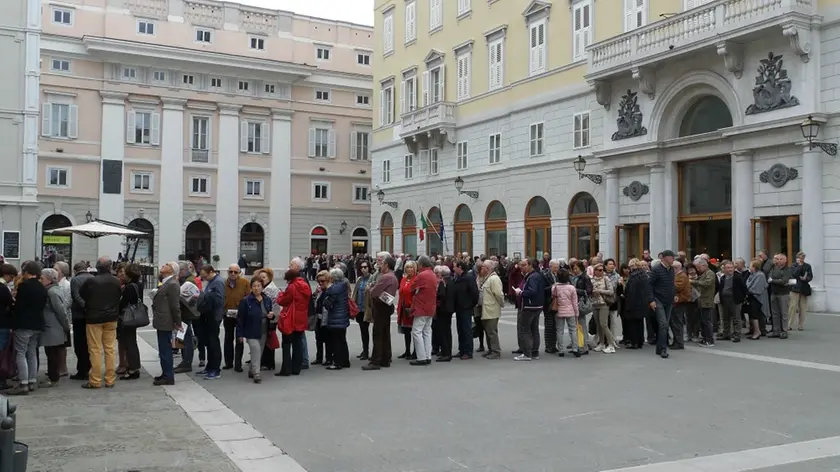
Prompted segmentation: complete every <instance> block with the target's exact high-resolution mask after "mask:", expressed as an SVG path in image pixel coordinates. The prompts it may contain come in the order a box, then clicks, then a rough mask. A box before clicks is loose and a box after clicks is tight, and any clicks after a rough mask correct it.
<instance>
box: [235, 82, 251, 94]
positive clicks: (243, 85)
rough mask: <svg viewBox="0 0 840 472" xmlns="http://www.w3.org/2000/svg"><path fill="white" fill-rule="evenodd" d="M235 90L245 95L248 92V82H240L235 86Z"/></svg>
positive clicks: (249, 85)
mask: <svg viewBox="0 0 840 472" xmlns="http://www.w3.org/2000/svg"><path fill="white" fill-rule="evenodd" d="M236 88H237V90H239V93H246V92H248V91H249V90H250V88H251V83H250V82H248V81H247V80H240V81H239V84H237V87H236Z"/></svg>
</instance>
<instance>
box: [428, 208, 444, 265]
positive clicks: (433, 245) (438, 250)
mask: <svg viewBox="0 0 840 472" xmlns="http://www.w3.org/2000/svg"><path fill="white" fill-rule="evenodd" d="M426 219H427V221H426V224H427V225H428V226H429V230H428V231H426V233H427V234H426V254H428V255H430V256H434V255H436V254H443V246H444V245H443V241H441V239H440V228H441V226H442V222H443V217H442V216H441V214H440V208H438V207H431V208H429V213H428V214H427V216H426ZM444 236H445V235H444Z"/></svg>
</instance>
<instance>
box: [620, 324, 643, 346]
mask: <svg viewBox="0 0 840 472" xmlns="http://www.w3.org/2000/svg"><path fill="white" fill-rule="evenodd" d="M621 327H622V329H623V331H624V332H623V334H624V338H625V339H627V342H628V343H630V345H631V346H644V344H645V320H643V319H640V318H633V319H629V318H624V324H623V325H622V326H621Z"/></svg>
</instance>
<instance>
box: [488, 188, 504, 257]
mask: <svg viewBox="0 0 840 472" xmlns="http://www.w3.org/2000/svg"><path fill="white" fill-rule="evenodd" d="M484 229H485V238H484V242H485V246H486V247H487V249H486V252H487V255H488V256H500V255H502V254H507V211H505V206H504V205H502V202H500V201H492V202H490V204H489V205H487V211H486V212H484Z"/></svg>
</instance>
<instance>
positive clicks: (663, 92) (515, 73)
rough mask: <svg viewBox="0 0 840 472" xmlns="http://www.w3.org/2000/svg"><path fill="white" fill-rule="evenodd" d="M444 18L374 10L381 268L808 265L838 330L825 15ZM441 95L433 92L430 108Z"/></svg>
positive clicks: (839, 276)
mask: <svg viewBox="0 0 840 472" xmlns="http://www.w3.org/2000/svg"><path fill="white" fill-rule="evenodd" d="M403 3H410V4H413V5H414V6H413V7H408V8H410V9H411V8H413V9H414V10H413V11H409V12H408V13H406V12H405V8H406V7H404V6H403ZM432 3H433V4H434V2H432ZM454 3H455V2H453V5H449V6H446V5H444V7H443V12H442V13H440V12H439V10H436V9H434V8H431V9H429V8H430V6H429V2H424V1H421V0H417V1H415V2H402V1H400V2H396V1H384V0H382V1H378V2H377V8H378V10H377V31H378V28H380V27H382V28H384V32H385V33H384V34H385V38H384V40H383V44H379V45H377V48H378V49H377V51H376V54H377V55H380V54H381V55H382V59H381V60H380V62H378V63H377V66H376V70H375V71H374V81H375V83H378V84H379V86H380V89H381V93H380V97H379V98H380V102H378V103H377V106H379V108H380V110H379V111H380V116H379V120H378V121H377V122H376V123H375V129H374V149H373V176H374V179H373V180H374V182H373V184H374V186H375V187H376V188H378V190H380V191H381V192H379V193H380V196H381V197H382V198H381V201H382V203H380V204H379V205H378V208H379V211H374V212H372V216H371V219H372V221H371V226H372V228H374V230H373V235H374V238H373V239H374V242H375V243H378V248H382V249H386V250H391V251H394V252H398V253H399V252H408V253H416V254H424V253H452V252H455V251H467V252H470V253H472V254H476V255H478V254H499V253H506V254H508V255H509V256H532V257H533V256H536V257H540V256H541V255H542V254H543V253H544V252H546V251H548V252H550V253H551V254H552V255H553V256H554V257H564V258H568V257H579V258H580V257H590V256H592V255H594V254H596V253H597V252H602V253H604V254H605V255H606V256H607V257H615V258H617V259H621V260H622V261H623V260H626V259H628V258H630V257H632V256H639V255H641V253H642V252H643V251H644V250H646V249H649V250H650V251H651V252H652V253H654V254H656V252H658V251H661V250H663V249H666V248H668V249H674V250H685V251H686V252H687V253H688V254H689V255H690V256H693V255H696V254H699V253H704V252H705V253H708V254H710V255H711V256H712V257H715V258H718V259H721V258H730V257H742V258H745V259H750V258H752V257H754V255H755V254H756V253H757V252H758V251H760V250H766V251H769V252H771V253H783V254H786V255H788V257H789V258H790V259H792V258H793V257H794V256H795V255H796V253H797V252H799V251H804V252H805V253H807V258H808V261H809V262H810V263H811V264H812V265H813V266H814V269H815V279H814V282H813V286H814V287H815V296H814V298H813V300H812V307H813V309H814V310H817V311H819V310H824V309H830V310H832V311H837V310H840V302H837V301H833V300H831V299H830V298H829V299H827V297H826V296H825V293H826V290H830V289H831V288H840V265H839V264H838V263H837V261H835V259H837V260H840V229H838V227H837V226H836V223H837V222H840V216H838V213H840V198H838V197H840V190H838V189H840V187H838V185H837V184H838V178H840V167H838V165H837V161H836V159H837V158H836V157H835V156H834V155H833V154H836V145H835V143H836V142H837V136H838V133H837V129H836V127H837V123H838V122H837V120H836V118H835V113H837V110H838V104H840V102H838V101H835V97H834V89H835V88H836V86H838V85H840V75H838V74H840V69H837V70H836V71H835V68H836V67H837V66H836V64H837V62H838V61H837V59H836V54H835V52H836V50H838V49H840V46H838V45H837V44H840V42H838V38H840V28H838V27H836V26H835V20H836V19H837V18H836V16H837V14H836V13H835V11H834V10H831V9H828V10H827V11H819V10H818V8H817V6H816V4H812V3H810V2H808V1H807V0H806V1H797V2H779V3H771V4H761V5H757V4H754V3H752V2H741V1H735V2H731V1H712V2H707V3H704V4H697V5H692V6H691V8H689V9H686V10H685V11H683V12H682V13H679V14H668V12H671V11H680V10H681V9H682V8H681V6H680V5H678V3H679V2H666V3H667V4H666V5H658V4H657V5H656V6H655V7H654V6H648V5H647V2H644V5H643V6H642V7H639V8H640V10H639V15H629V16H628V17H627V18H628V19H627V22H625V24H623V25H617V24H615V22H614V21H612V20H611V17H610V15H611V12H610V10H609V7H608V6H605V5H602V4H597V5H596V4H594V3H592V2H588V1H576V2H572V5H571V8H567V6H566V5H565V4H564V5H563V6H562V8H561V7H560V6H559V5H557V4H556V3H557V2H548V1H538V0H535V1H532V2H530V4H529V5H528V8H527V9H525V10H524V11H517V12H513V11H508V12H507V13H506V14H502V12H503V11H504V9H506V8H508V9H510V8H512V7H514V6H515V5H514V4H513V3H512V2H504V1H500V2H495V3H492V4H489V5H486V4H485V3H484V2H472V5H470V2H466V3H467V6H468V7H471V8H470V11H468V12H463V11H458V10H457V8H458V7H460V6H461V5H460V4H461V3H462V2H458V3H459V5H457V6H456V5H454ZM633 3H635V2H633ZM671 3H673V4H671ZM447 8H449V9H447ZM496 10H498V11H496ZM659 10H662V11H659ZM660 13H663V15H661V16H660ZM406 15H407V16H406ZM438 15H439V16H440V25H439V24H438ZM404 18H408V19H411V21H409V20H404ZM503 18H513V19H509V20H505V19H503ZM659 18H662V19H659ZM427 19H428V20H429V21H430V23H429V26H430V32H427V31H426V26H427V23H426V20H427ZM647 19H651V20H652V19H658V21H651V22H649V23H648V21H647ZM631 20H632V21H631ZM568 24H572V25H573V26H574V28H573V31H572V32H571V33H570V35H571V38H569V39H568V40H567V38H565V37H563V36H564V31H567V30H566V25H568ZM622 26H623V28H622ZM412 28H413V30H412ZM438 28H439V29H438ZM418 30H419V31H418ZM389 31H390V33H389ZM412 31H413V34H414V36H412V34H411V33H412ZM389 34H391V35H392V37H390V39H389V36H388V35H389ZM403 34H405V35H406V37H407V41H405V42H404V41H403ZM409 38H412V39H410V40H408V39H409ZM526 38H527V39H526ZM389 41H390V42H389ZM499 44H501V45H502V46H501V47H500V46H498V45H499ZM389 48H390V52H388V51H389ZM525 49H528V50H527V51H525ZM520 50H521V51H520ZM445 68H451V69H452V70H451V71H448V72H449V73H448V74H446V75H444V74H443V73H441V72H442V71H443V70H445ZM421 77H422V79H421ZM436 77H439V78H440V79H441V80H443V81H444V85H443V86H441V87H440V90H442V91H443V92H440V93H437V92H435V93H432V92H430V90H436V87H435V85H436V84H437V82H435V80H438V79H436ZM426 80H428V81H429V84H428V85H424V84H425V81H426ZM446 80H449V82H446ZM397 82H399V84H397ZM418 82H420V86H419V87H418V88H416V90H422V92H421V93H420V95H419V96H420V97H422V99H418V98H417V97H415V96H413V94H414V90H415V87H417V86H416V84H417V83H418ZM404 90H405V96H404V98H403V96H401V95H400V93H402V92H403V91H404ZM444 94H445V95H444ZM389 97H394V98H392V99H391V100H389V99H388V98H389ZM397 103H399V104H400V107H396V105H395V104H397ZM404 103H416V106H413V107H412V106H409V107H403V104H404ZM392 108H393V110H392ZM809 116H812V117H813V121H811V122H808V123H811V124H813V125H814V126H804V127H803V122H805V121H806V120H807V119H808V117H809ZM817 128H819V130H818V131H817ZM806 137H810V138H811V139H810V141H809V140H808V139H806ZM374 192H375V193H376V192H377V190H376V189H375V190H374ZM376 205H377V203H376V200H374V207H376ZM421 213H422V214H423V215H424V217H425V219H426V220H427V222H428V227H429V229H428V230H427V231H426V239H425V241H423V242H422V243H420V242H418V240H417V238H418V234H419V231H418V229H419V228H420V227H421V226H422V223H421V217H420V215H421ZM441 225H442V227H443V228H442V229H443V231H440V226H441ZM440 233H442V234H443V235H444V239H445V241H443V242H441V240H440V239H439V236H438V234H440Z"/></svg>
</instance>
